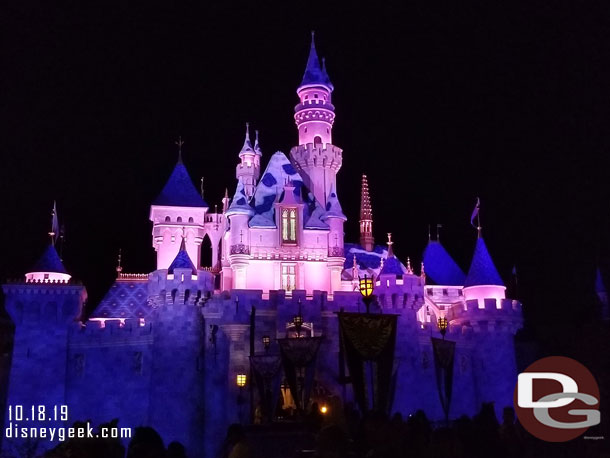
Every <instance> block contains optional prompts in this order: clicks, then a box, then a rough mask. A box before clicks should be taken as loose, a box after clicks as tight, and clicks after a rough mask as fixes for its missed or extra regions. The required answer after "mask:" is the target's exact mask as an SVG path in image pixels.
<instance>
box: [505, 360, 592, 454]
mask: <svg viewBox="0 0 610 458" xmlns="http://www.w3.org/2000/svg"><path fill="white" fill-rule="evenodd" d="M514 405H515V412H516V413H517V418H519V422H520V423H521V425H523V427H524V428H525V429H526V430H527V431H529V432H530V433H531V434H532V435H534V436H536V437H537V438H539V439H542V440H545V441H548V442H565V441H569V440H571V439H574V438H576V437H578V436H580V435H581V434H583V433H584V432H585V431H586V430H587V429H589V428H590V427H591V426H594V425H597V424H599V421H600V414H599V387H598V386H597V382H596V381H595V377H593V374H591V372H589V370H588V369H587V368H586V367H585V366H583V365H582V364H580V363H579V362H578V361H576V360H574V359H571V358H566V357H564V356H549V357H548V358H542V359H539V360H538V361H536V362H535V363H533V364H531V365H530V366H529V367H528V368H527V369H525V371H524V372H522V373H521V374H519V378H518V381H517V386H516V387H515V393H514Z"/></svg>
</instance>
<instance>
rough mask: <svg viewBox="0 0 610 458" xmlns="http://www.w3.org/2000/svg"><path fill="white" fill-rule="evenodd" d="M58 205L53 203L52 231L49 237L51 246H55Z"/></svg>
mask: <svg viewBox="0 0 610 458" xmlns="http://www.w3.org/2000/svg"><path fill="white" fill-rule="evenodd" d="M55 208H56V204H55V201H53V210H51V230H50V231H49V233H48V234H49V237H51V245H53V246H55V218H56V217H57V213H56V210H55Z"/></svg>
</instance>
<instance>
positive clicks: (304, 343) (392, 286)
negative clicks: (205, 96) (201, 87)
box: [0, 36, 522, 457]
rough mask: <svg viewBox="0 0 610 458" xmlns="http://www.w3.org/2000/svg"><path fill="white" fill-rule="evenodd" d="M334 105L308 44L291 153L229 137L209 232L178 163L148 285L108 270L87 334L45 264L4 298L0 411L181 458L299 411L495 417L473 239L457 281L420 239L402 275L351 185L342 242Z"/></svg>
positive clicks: (483, 270) (510, 378) (493, 284)
mask: <svg viewBox="0 0 610 458" xmlns="http://www.w3.org/2000/svg"><path fill="white" fill-rule="evenodd" d="M333 90H334V88H333V84H332V83H331V80H330V78H329V75H328V73H327V70H326V65H325V62H324V60H321V61H320V59H319V57H318V54H317V52H316V48H315V44H314V41H313V36H312V42H311V48H310V51H309V58H308V60H307V64H306V67H305V73H304V76H303V80H302V82H301V84H300V85H299V87H298V88H297V90H296V93H297V96H298V103H297V105H296V106H295V109H294V121H295V124H296V127H297V144H296V146H294V147H292V148H291V149H290V152H289V153H288V154H285V153H283V152H279V151H278V152H276V153H274V154H272V155H267V154H265V153H263V151H262V150H261V146H260V144H259V135H258V132H250V131H249V128H248V127H246V134H245V139H244V141H243V145H242V146H241V150H239V152H238V153H237V154H236V156H235V158H236V162H237V164H236V169H235V177H236V183H235V184H234V185H231V188H230V189H234V190H235V191H234V193H233V197H232V198H230V197H229V195H228V194H229V193H225V197H224V198H223V200H222V205H221V206H220V207H218V208H219V209H218V210H216V211H214V212H212V211H210V206H209V205H208V204H207V203H206V202H205V200H204V199H203V197H202V194H201V193H200V192H198V190H197V189H196V188H195V186H194V185H193V182H192V180H191V177H190V175H189V173H188V171H187V167H186V164H185V163H184V162H183V160H182V158H181V156H180V157H179V159H178V162H177V164H176V165H175V167H174V169H173V171H171V173H170V174H169V179H168V180H167V182H166V184H165V186H163V187H162V189H161V192H160V193H159V195H158V197H157V198H156V199H155V200H154V201H153V202H152V203H151V206H150V221H151V223H152V248H153V249H154V250H155V252H156V266H155V268H154V270H153V271H152V272H150V273H143V274H136V273H125V272H123V271H122V268H121V267H120V263H119V266H118V267H117V278H116V281H115V283H114V284H113V285H112V287H111V288H110V290H109V291H108V292H107V294H106V295H105V297H104V298H103V300H102V301H101V302H100V303H99V304H98V305H97V306H96V308H95V310H94V311H93V312H92V313H91V314H90V316H84V314H83V310H84V308H83V305H84V303H85V302H86V299H87V292H86V289H85V286H83V285H82V284H81V283H79V282H77V281H75V280H74V279H73V278H72V277H71V275H70V272H69V271H67V270H66V269H65V267H64V265H63V264H62V261H61V260H60V257H59V256H58V253H57V251H56V249H55V247H54V246H53V244H51V245H49V247H48V249H47V250H46V252H45V253H44V254H43V255H42V257H41V258H40V259H39V260H38V261H37V262H35V263H34V264H33V267H32V269H31V272H28V273H26V274H25V276H24V277H23V279H22V280H19V281H14V282H10V283H7V284H5V285H3V289H4V294H5V307H6V310H7V312H8V314H9V315H10V318H11V321H12V323H13V325H14V345H13V352H12V358H11V360H10V366H9V367H7V371H6V374H7V375H6V382H7V386H8V389H7V390H6V392H7V394H6V405H13V406H14V405H23V406H32V405H35V406H38V405H46V406H49V408H52V406H56V405H57V406H61V405H66V406H68V409H69V418H68V420H67V421H65V422H62V421H61V420H62V419H61V418H52V419H50V420H49V421H48V424H47V426H68V425H71V424H72V423H73V422H74V421H77V420H80V421H84V420H87V419H89V420H91V421H92V423H93V425H98V424H100V423H104V422H108V421H110V420H112V419H115V418H116V419H119V426H121V427H131V428H135V427H137V426H152V427H153V428H155V430H156V431H157V432H159V434H160V435H161V437H162V438H163V440H164V441H165V443H166V444H168V443H170V442H172V441H178V442H180V443H182V444H183V445H184V446H185V447H186V449H187V452H188V456H191V457H213V456H216V453H217V450H218V447H219V445H220V442H221V441H222V439H223V437H224V436H225V433H226V431H227V427H228V425H229V424H231V423H236V422H241V423H244V424H256V423H261V424H272V423H275V422H288V421H297V420H295V419H298V418H299V417H300V416H302V415H303V413H304V412H307V411H309V409H311V407H312V405H317V406H323V407H324V409H323V413H324V415H327V416H329V417H331V418H336V419H338V418H339V417H340V416H341V415H342V413H343V411H344V409H345V408H346V406H349V408H354V409H359V410H360V411H367V410H377V411H383V412H385V413H387V414H392V413H395V412H400V413H402V414H403V415H405V416H406V415H409V414H411V413H413V412H415V411H416V410H419V409H421V410H423V411H424V412H425V413H426V415H427V416H428V418H430V419H432V420H438V421H443V420H445V419H454V418H457V417H459V416H461V415H469V416H471V415H474V414H475V413H476V412H478V411H479V409H480V407H481V405H482V403H485V402H493V403H494V406H495V409H496V413H497V414H499V413H500V412H501V411H502V409H503V408H504V407H505V406H512V397H513V389H514V386H515V382H516V377H517V369H516V362H515V350H514V343H513V338H514V335H515V333H516V331H517V330H518V329H519V328H520V327H521V325H522V314H521V305H520V304H519V302H518V301H516V300H512V299H509V298H507V297H506V296H505V290H506V288H505V286H504V284H503V281H502V279H501V277H500V275H499V274H498V271H497V270H496V267H495V266H494V262H493V260H492V257H491V255H490V252H489V251H488V249H487V246H486V244H485V241H484V239H483V237H482V236H481V231H480V228H479V236H478V238H477V239H476V243H475V241H474V240H473V245H474V252H473V256H472V262H471V264H470V266H469V267H468V269H467V270H462V268H461V267H460V266H458V265H457V263H456V262H455V261H454V260H453V259H452V257H451V256H450V254H449V253H448V251H447V250H446V249H445V247H444V246H443V245H442V244H441V243H440V241H439V240H434V239H432V240H429V242H428V245H427V247H426V248H425V251H424V252H423V254H422V256H421V263H420V262H419V260H418V263H417V265H413V264H414V263H413V264H412V263H411V261H410V259H409V258H405V259H402V260H401V259H399V258H398V257H397V255H396V254H395V252H396V248H397V247H396V246H394V242H393V241H392V238H391V235H390V234H388V239H387V242H386V240H385V237H384V240H383V241H382V243H381V244H379V243H376V240H375V239H374V238H373V211H372V207H371V201H370V196H369V187H368V182H367V177H366V176H362V177H361V209H360V215H359V225H360V239H359V240H358V241H354V243H348V242H347V241H345V240H344V226H345V225H346V224H356V223H355V220H356V218H355V215H354V216H353V217H352V215H345V214H344V212H343V210H342V208H341V203H340V196H341V192H340V191H341V190H340V189H337V181H336V177H337V173H339V171H340V169H341V165H342V163H343V160H344V159H345V160H348V161H349V160H350V153H349V151H346V152H345V154H344V151H343V150H342V149H341V148H340V147H339V146H336V145H335V143H334V141H333V140H334V139H333V123H334V121H335V115H336V111H335V106H334V105H333V103H332V93H333ZM236 149H237V148H236ZM359 181H360V178H359ZM160 185H161V183H160ZM373 191H374V190H371V192H373ZM348 216H349V221H354V222H353V223H348ZM206 239H209V241H208V240H206ZM473 239H474V237H473ZM204 241H205V244H206V245H208V244H209V245H211V252H212V255H211V263H210V265H206V266H202V265H201V264H202V261H201V260H202V255H201V252H202V244H204ZM465 272H466V273H465ZM0 394H1V392H0ZM314 403H315V404H314ZM12 420H13V423H14V422H15V421H14V419H12ZM31 423H32V422H31V421H30V424H28V425H25V426H28V427H30V426H36V425H33V424H31ZM8 424H9V419H8V418H7V417H5V419H4V427H5V428H6V427H7V426H8ZM22 426H23V425H22ZM8 442H10V441H9V440H7V439H5V440H4V446H6V444H7V443H8Z"/></svg>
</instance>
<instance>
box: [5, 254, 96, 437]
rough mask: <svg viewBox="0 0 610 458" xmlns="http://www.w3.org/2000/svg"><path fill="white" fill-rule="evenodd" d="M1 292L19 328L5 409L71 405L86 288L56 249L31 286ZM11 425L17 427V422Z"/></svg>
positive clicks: (29, 280) (52, 423) (55, 423)
mask: <svg viewBox="0 0 610 458" xmlns="http://www.w3.org/2000/svg"><path fill="white" fill-rule="evenodd" d="M43 274H49V277H44V275H43ZM41 275H42V276H41ZM2 289H3V291H4V296H5V308H6V311H7V312H8V314H9V315H10V317H11V320H12V322H13V323H14V325H15V336H14V346H13V355H12V367H11V371H10V374H9V384H8V386H9V389H8V397H7V402H6V404H7V405H9V406H13V409H14V406H38V405H40V406H42V405H46V406H47V407H48V406H53V405H57V406H59V405H66V404H68V399H67V389H68V383H69V380H68V374H69V370H68V368H69V367H70V366H71V365H76V366H78V365H80V364H81V363H82V361H80V360H74V361H72V360H69V357H68V333H69V329H70V328H72V327H79V324H78V320H80V318H81V315H82V310H83V304H84V302H85V301H86V299H87V291H86V289H85V287H84V286H82V285H81V284H78V283H76V282H74V281H73V280H72V279H71V278H70V275H69V274H68V273H67V272H66V271H65V269H64V267H63V265H62V264H61V261H60V260H59V256H57V253H56V251H55V248H54V247H53V246H52V245H51V246H50V247H49V248H47V250H46V251H45V253H44V254H43V256H42V257H41V258H40V260H39V261H38V262H37V263H36V264H35V268H34V269H33V272H29V273H28V274H27V275H26V281H17V282H14V283H8V284H4V285H2ZM24 410H25V408H24ZM13 412H14V411H13ZM12 421H13V426H15V424H14V421H15V420H14V417H13V419H12ZM45 423H46V426H47V427H60V426H63V424H62V423H61V421H59V419H54V418H49V421H48V422H45ZM4 426H8V422H6V423H5V425H4ZM13 437H14V436H13ZM46 444H49V445H51V443H50V442H46ZM41 445H42V444H41ZM53 445H54V444H53Z"/></svg>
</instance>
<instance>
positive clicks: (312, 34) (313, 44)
mask: <svg viewBox="0 0 610 458" xmlns="http://www.w3.org/2000/svg"><path fill="white" fill-rule="evenodd" d="M315 40H316V31H315V30H312V31H311V46H312V47H315V46H316V43H315Z"/></svg>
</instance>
